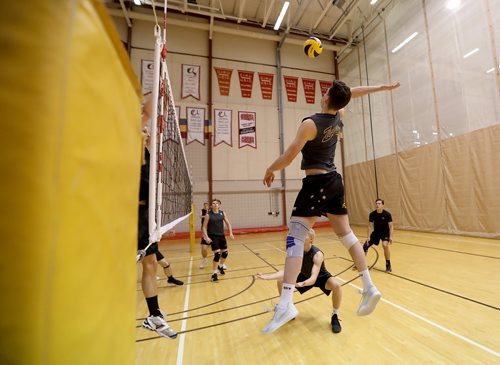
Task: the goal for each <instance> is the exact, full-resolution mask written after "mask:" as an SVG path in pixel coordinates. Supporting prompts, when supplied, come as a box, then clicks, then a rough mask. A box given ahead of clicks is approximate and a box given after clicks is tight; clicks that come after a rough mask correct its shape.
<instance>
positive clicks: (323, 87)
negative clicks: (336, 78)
mask: <svg viewBox="0 0 500 365" xmlns="http://www.w3.org/2000/svg"><path fill="white" fill-rule="evenodd" d="M331 87H332V82H331V81H323V80H319V88H320V89H321V96H324V95H325V94H326V92H327V91H328V89H329V88H331Z"/></svg>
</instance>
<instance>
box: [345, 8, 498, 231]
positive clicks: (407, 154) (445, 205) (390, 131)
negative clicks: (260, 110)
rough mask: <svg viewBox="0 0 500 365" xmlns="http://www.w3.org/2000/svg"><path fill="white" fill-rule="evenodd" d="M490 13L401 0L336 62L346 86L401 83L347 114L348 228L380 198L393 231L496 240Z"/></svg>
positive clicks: (494, 27)
mask: <svg viewBox="0 0 500 365" xmlns="http://www.w3.org/2000/svg"><path fill="white" fill-rule="evenodd" d="M493 9H500V1H498V0H484V1H462V3H461V6H460V7H459V8H458V9H455V10H452V9H448V8H447V7H446V6H445V2H431V1H401V2H397V3H395V4H393V6H392V8H390V9H388V11H387V13H385V14H384V16H383V21H380V22H378V23H376V24H375V25H374V26H372V27H371V28H369V29H367V30H366V31H365V37H364V38H363V37H362V35H361V36H360V39H359V40H360V42H359V44H358V46H357V47H356V48H355V49H353V51H352V52H351V53H350V54H348V55H343V56H341V60H340V64H339V73H340V78H341V79H346V80H348V81H349V82H350V83H352V84H358V83H362V84H366V83H369V84H370V85H374V84H378V83H388V82H391V81H392V82H396V81H399V82H400V83H401V87H400V88H399V89H397V90H395V91H394V92H392V93H385V94H382V93H379V94H373V95H372V96H371V97H370V104H368V103H367V102H366V100H363V101H362V102H360V101H356V102H355V103H351V105H350V106H349V107H348V113H347V117H346V128H345V131H344V134H345V143H346V168H345V176H344V177H345V180H346V186H347V199H348V206H349V209H350V218H351V221H352V222H353V223H359V224H365V223H366V222H367V219H368V213H369V212H370V211H371V210H373V209H374V200H375V199H376V198H377V196H379V197H381V198H383V199H384V200H385V203H386V208H387V209H388V210H389V211H391V212H392V213H393V219H394V221H395V225H396V227H397V228H402V229H414V230H423V231H434V232H446V233H459V234H471V235H477V236H485V237H500V220H499V219H498V216H499V214H500V198H499V197H500V172H499V171H498V166H499V165H498V161H497V158H498V156H500V100H499V95H500V76H499V75H500V71H499V66H500V65H499V59H498V55H499V44H500V43H499V41H500V12H498V11H493ZM413 32H418V35H417V36H416V37H415V38H414V39H413V40H412V41H411V42H409V43H408V44H407V45H406V46H404V47H403V48H401V49H400V50H399V51H398V52H395V53H392V49H394V48H395V46H396V45H398V44H399V43H400V42H401V41H402V40H404V39H405V38H406V37H407V36H408V35H410V34H412V33H413ZM363 39H364V42H363ZM476 48H478V50H477V51H475V53H473V54H471V55H469V56H467V57H464V56H465V55H466V54H467V53H469V52H470V51H472V50H474V49H476ZM365 49H366V52H365Z"/></svg>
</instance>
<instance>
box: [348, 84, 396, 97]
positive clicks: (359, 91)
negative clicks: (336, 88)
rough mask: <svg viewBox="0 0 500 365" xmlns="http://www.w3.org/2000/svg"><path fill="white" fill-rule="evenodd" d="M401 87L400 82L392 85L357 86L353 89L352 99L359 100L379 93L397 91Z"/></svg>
mask: <svg viewBox="0 0 500 365" xmlns="http://www.w3.org/2000/svg"><path fill="white" fill-rule="evenodd" d="M399 86H400V84H399V82H396V83H395V84H392V85H376V86H356V87H352V88H351V98H359V97H362V96H365V95H368V94H372V93H376V92H379V91H390V90H394V89H397V88H398V87H399Z"/></svg>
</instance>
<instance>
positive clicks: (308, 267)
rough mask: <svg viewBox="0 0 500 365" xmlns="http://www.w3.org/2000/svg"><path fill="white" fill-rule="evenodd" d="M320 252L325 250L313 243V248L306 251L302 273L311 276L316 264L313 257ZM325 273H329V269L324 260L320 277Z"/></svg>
mask: <svg viewBox="0 0 500 365" xmlns="http://www.w3.org/2000/svg"><path fill="white" fill-rule="evenodd" d="M318 252H323V251H321V250H320V249H319V248H317V247H316V246H314V245H311V249H310V250H309V251H307V252H304V258H303V259H302V267H301V268H300V273H301V274H302V275H304V276H305V277H307V278H310V277H311V271H312V268H313V266H314V261H313V258H314V255H316V254H317V253H318ZM323 274H329V273H328V271H327V270H326V267H325V262H324V261H323V262H322V263H321V268H320V270H319V274H318V277H320V276H321V275H323Z"/></svg>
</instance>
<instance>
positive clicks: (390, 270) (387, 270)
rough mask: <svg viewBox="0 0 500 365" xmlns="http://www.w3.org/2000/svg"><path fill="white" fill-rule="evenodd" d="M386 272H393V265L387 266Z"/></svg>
mask: <svg viewBox="0 0 500 365" xmlns="http://www.w3.org/2000/svg"><path fill="white" fill-rule="evenodd" d="M385 272H392V268H391V264H385Z"/></svg>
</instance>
